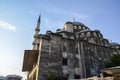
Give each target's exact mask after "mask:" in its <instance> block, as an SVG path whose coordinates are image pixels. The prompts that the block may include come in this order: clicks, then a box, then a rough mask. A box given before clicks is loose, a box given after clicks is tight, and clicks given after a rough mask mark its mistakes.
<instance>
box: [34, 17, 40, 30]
mask: <svg viewBox="0 0 120 80" xmlns="http://www.w3.org/2000/svg"><path fill="white" fill-rule="evenodd" d="M40 19H41V15H39V17H38V21H37V27H36V29H35V31H40V21H41V20H40Z"/></svg>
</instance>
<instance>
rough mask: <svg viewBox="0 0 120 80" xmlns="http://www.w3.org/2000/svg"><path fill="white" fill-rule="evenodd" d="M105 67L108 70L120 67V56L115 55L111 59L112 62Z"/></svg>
mask: <svg viewBox="0 0 120 80" xmlns="http://www.w3.org/2000/svg"><path fill="white" fill-rule="evenodd" d="M105 66H106V67H107V68H108V67H115V66H120V54H113V56H112V57H111V58H110V61H109V62H108V63H107V64H106V65H105Z"/></svg>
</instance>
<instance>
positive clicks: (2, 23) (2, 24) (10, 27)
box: [0, 20, 16, 31]
mask: <svg viewBox="0 0 120 80" xmlns="http://www.w3.org/2000/svg"><path fill="white" fill-rule="evenodd" d="M0 27H1V28H4V29H8V30H11V31H16V26H14V25H12V24H10V23H8V22H5V21H1V20H0Z"/></svg>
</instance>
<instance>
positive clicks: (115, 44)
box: [110, 42, 120, 46]
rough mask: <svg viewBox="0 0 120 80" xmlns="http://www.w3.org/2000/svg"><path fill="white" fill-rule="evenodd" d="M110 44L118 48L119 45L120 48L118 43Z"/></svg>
mask: <svg viewBox="0 0 120 80" xmlns="http://www.w3.org/2000/svg"><path fill="white" fill-rule="evenodd" d="M110 44H111V45H112V46H117V45H118V46H120V44H118V43H116V42H111V43H110Z"/></svg>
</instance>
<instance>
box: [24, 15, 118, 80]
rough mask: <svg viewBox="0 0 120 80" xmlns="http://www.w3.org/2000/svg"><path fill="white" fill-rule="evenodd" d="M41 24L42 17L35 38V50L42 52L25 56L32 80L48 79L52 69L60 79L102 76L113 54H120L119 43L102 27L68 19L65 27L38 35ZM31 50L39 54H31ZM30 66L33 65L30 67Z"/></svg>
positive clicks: (25, 66) (29, 79)
mask: <svg viewBox="0 0 120 80" xmlns="http://www.w3.org/2000/svg"><path fill="white" fill-rule="evenodd" d="M39 26H40V17H39V19H38V23H37V27H36V29H35V31H36V32H35V35H34V41H33V50H36V51H38V52H36V53H35V51H34V53H33V52H32V51H33V50H31V51H28V52H27V53H26V52H25V55H24V62H23V71H28V80H45V78H46V76H47V75H48V74H49V72H52V73H54V74H55V75H58V76H59V77H60V80H69V79H75V78H76V79H77V78H85V77H90V76H95V75H96V76H99V74H100V72H101V71H100V70H101V69H103V68H104V67H105V64H106V62H108V61H109V59H110V57H111V56H112V54H120V45H119V44H117V43H110V42H109V41H108V40H107V39H105V38H103V35H102V34H101V33H100V31H99V30H94V31H93V30H90V29H89V28H88V27H87V26H85V25H84V24H82V23H80V22H66V23H65V25H64V28H63V29H57V30H56V32H51V31H47V32H46V34H44V35H43V34H38V33H39V31H40V28H39ZM31 53H33V55H35V54H38V55H37V56H36V57H30V54H31ZM26 56H27V57H26ZM31 56H32V55H31ZM36 59H37V60H36ZM30 61H34V62H30ZM28 65H29V66H33V67H29V69H28ZM61 77H62V78H61Z"/></svg>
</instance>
